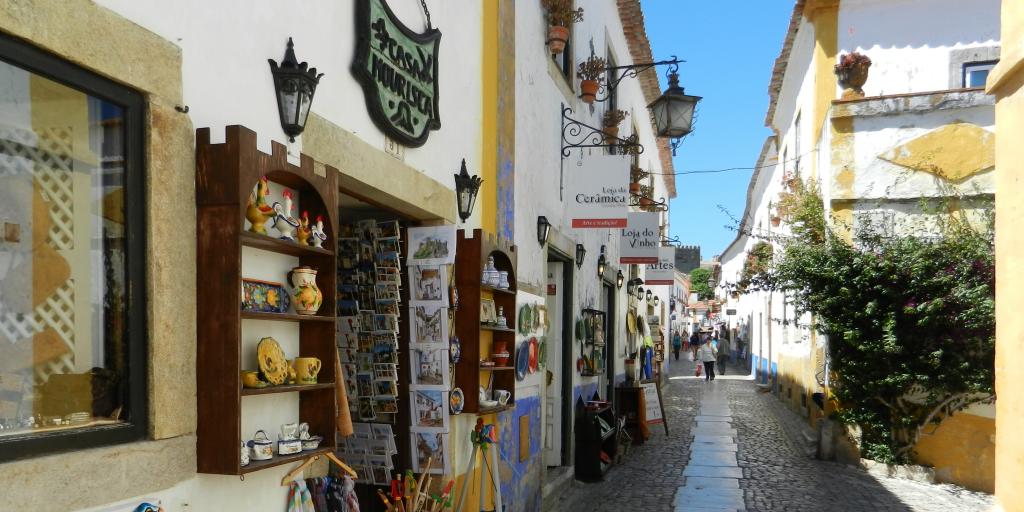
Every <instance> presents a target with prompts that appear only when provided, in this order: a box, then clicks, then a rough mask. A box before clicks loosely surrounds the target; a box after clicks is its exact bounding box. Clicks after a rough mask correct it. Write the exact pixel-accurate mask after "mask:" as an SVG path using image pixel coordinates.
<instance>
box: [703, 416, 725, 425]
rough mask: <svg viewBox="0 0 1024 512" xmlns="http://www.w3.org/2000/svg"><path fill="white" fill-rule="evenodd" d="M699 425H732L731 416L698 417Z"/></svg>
mask: <svg viewBox="0 0 1024 512" xmlns="http://www.w3.org/2000/svg"><path fill="white" fill-rule="evenodd" d="M696 420H697V424H698V425H699V424H701V423H732V417H731V416H697V418H696Z"/></svg>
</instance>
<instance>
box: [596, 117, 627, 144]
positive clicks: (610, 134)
mask: <svg viewBox="0 0 1024 512" xmlns="http://www.w3.org/2000/svg"><path fill="white" fill-rule="evenodd" d="M628 115H629V112H626V111H625V110H619V109H612V110H609V111H607V112H605V113H604V117H602V118H601V125H602V128H601V130H602V131H604V143H605V144H615V143H616V139H617V138H618V136H619V124H620V123H622V120H623V119H625V118H626V116H628Z"/></svg>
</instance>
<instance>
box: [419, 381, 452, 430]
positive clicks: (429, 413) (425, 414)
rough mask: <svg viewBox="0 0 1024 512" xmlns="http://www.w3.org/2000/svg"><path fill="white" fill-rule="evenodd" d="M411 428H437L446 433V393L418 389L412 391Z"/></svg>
mask: <svg viewBox="0 0 1024 512" xmlns="http://www.w3.org/2000/svg"><path fill="white" fill-rule="evenodd" d="M411 395H412V400H411V403H412V414H413V416H412V417H413V426H414V427H425V428H437V429H443V430H444V431H446V432H447V431H448V414H447V413H448V396H447V395H448V393H446V392H444V391H441V390H432V389H419V390H416V391H413V392H412V393H411Z"/></svg>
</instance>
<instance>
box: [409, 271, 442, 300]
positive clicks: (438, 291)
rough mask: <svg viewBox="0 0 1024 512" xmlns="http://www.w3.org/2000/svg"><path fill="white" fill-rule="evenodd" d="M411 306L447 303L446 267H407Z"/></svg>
mask: <svg viewBox="0 0 1024 512" xmlns="http://www.w3.org/2000/svg"><path fill="white" fill-rule="evenodd" d="M409 288H411V292H410V293H411V295H412V297H411V298H410V299H409V302H410V303H411V304H438V305H445V304H446V303H447V302H448V267H447V266H446V265H421V266H416V267H409Z"/></svg>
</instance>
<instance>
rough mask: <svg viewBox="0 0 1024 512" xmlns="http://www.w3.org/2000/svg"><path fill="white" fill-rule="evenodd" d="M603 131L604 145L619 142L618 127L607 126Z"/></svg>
mask: <svg viewBox="0 0 1024 512" xmlns="http://www.w3.org/2000/svg"><path fill="white" fill-rule="evenodd" d="M602 131H603V132H604V143H605V144H609V145H611V144H615V143H617V142H618V140H617V139H618V137H619V127H618V126H605V127H604V128H603V129H602Z"/></svg>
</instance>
